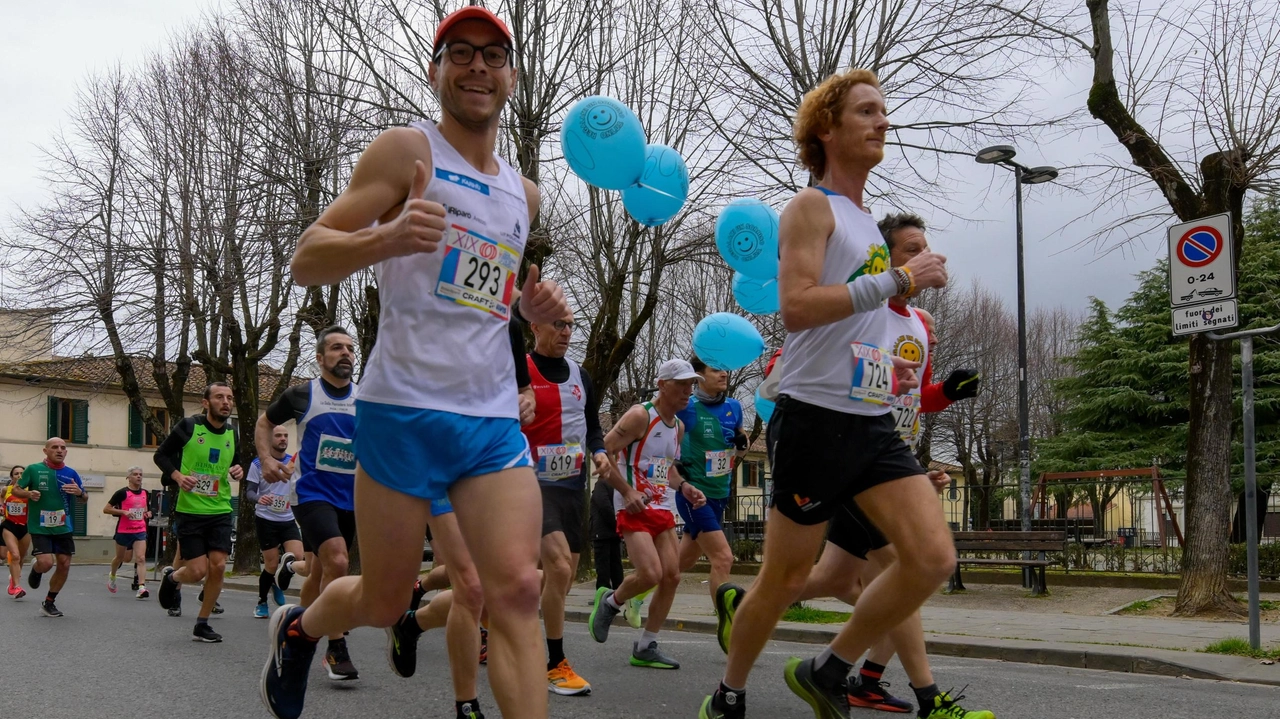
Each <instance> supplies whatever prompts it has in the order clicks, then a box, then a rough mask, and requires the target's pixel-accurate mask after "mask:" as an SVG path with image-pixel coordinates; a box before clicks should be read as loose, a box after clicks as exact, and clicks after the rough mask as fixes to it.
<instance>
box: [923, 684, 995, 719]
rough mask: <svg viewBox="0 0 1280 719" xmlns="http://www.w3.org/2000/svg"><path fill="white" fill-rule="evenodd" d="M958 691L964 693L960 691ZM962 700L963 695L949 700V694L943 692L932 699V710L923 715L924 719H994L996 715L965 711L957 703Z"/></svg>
mask: <svg viewBox="0 0 1280 719" xmlns="http://www.w3.org/2000/svg"><path fill="white" fill-rule="evenodd" d="M960 691H962V692H963V691H964V690H963V689H961V690H960ZM961 699H964V694H960V695H958V696H957V697H956V698H955V699H952V698H951V694H950V693H948V692H943V693H941V694H939V695H937V696H935V697H934V698H933V708H932V709H930V710H929V713H928V714H925V715H924V719H996V715H995V714H992V713H991V712H989V711H986V710H983V711H979V712H971V711H966V710H965V708H964V707H962V706H960V704H959V703H958V702H959V701H960V700H961Z"/></svg>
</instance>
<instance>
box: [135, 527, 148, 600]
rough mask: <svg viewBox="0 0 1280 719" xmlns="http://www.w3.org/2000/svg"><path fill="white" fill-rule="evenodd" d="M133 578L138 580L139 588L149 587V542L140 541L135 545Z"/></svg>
mask: <svg viewBox="0 0 1280 719" xmlns="http://www.w3.org/2000/svg"><path fill="white" fill-rule="evenodd" d="M133 572H134V574H133V576H134V577H135V578H136V579H137V580H138V588H139V589H141V588H142V587H145V586H147V540H145V539H139V540H138V541H136V542H134V543H133Z"/></svg>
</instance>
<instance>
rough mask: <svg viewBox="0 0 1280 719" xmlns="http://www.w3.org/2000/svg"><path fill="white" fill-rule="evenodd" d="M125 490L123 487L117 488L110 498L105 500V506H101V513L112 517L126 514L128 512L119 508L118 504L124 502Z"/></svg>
mask: <svg viewBox="0 0 1280 719" xmlns="http://www.w3.org/2000/svg"><path fill="white" fill-rule="evenodd" d="M127 491H128V490H127V489H125V488H124V487H121V488H120V489H117V490H116V493H115V494H113V495H111V499H108V500H107V506H105V507H103V508H102V513H103V514H110V515H112V516H113V517H123V516H125V515H126V514H128V512H126V511H124V510H123V509H121V508H120V505H122V504H124V497H125V492H127Z"/></svg>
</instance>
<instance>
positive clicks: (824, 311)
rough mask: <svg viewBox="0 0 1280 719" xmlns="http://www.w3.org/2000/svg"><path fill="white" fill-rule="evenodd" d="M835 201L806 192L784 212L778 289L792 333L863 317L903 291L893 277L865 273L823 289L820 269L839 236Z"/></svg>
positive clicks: (798, 196)
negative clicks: (861, 314)
mask: <svg viewBox="0 0 1280 719" xmlns="http://www.w3.org/2000/svg"><path fill="white" fill-rule="evenodd" d="M835 229H836V219H835V214H834V213H832V211H831V202H830V201H829V200H828V199H827V197H826V196H825V195H823V194H822V192H821V191H820V190H817V189H814V188H808V189H805V190H801V191H800V193H799V194H798V195H796V196H795V198H794V199H793V200H791V202H790V203H789V204H788V205H787V207H786V209H785V210H783V211H782V218H781V221H780V222H779V225H778V242H779V260H778V290H779V294H780V296H781V304H782V308H781V314H782V323H783V325H784V326H785V327H786V328H787V331H788V332H800V331H802V330H807V329H812V328H814V327H820V326H822V325H829V324H831V323H833V322H839V321H840V320H842V319H845V318H846V317H849V316H850V315H853V314H855V313H859V312H871V311H873V310H877V309H880V308H881V307H882V306H884V303H885V301H886V300H888V299H889V298H890V297H892V296H894V295H896V294H898V293H899V291H900V290H901V288H900V287H899V286H898V281H897V279H896V278H895V275H894V274H893V273H891V272H881V273H879V274H874V275H870V274H866V275H861V276H859V277H856V278H854V280H853V281H852V282H849V283H847V284H838V285H823V284H821V281H822V264H823V261H824V259H825V258H826V254H827V243H828V241H829V240H830V238H831V234H832V233H833V232H835Z"/></svg>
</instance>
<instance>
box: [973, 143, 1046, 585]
mask: <svg viewBox="0 0 1280 719" xmlns="http://www.w3.org/2000/svg"><path fill="white" fill-rule="evenodd" d="M1017 154H1018V153H1017V150H1015V149H1013V146H1012V145H994V146H992V147H987V148H984V149H982V150H980V151H978V153H977V154H975V155H974V160H976V161H977V162H978V163H980V164H983V165H1000V166H1002V167H1005V168H1006V169H1009V170H1012V171H1013V177H1014V182H1013V185H1014V205H1015V207H1016V213H1017V223H1016V227H1017V248H1018V249H1017V255H1018V471H1019V476H1018V488H1019V494H1020V495H1021V496H1022V531H1024V532H1029V531H1031V419H1030V414H1031V399H1030V391H1029V387H1028V378H1027V302H1026V295H1027V289H1026V287H1027V286H1026V273H1025V269H1024V267H1023V259H1022V186H1023V185H1038V184H1040V183H1042V182H1050V181H1052V180H1054V179H1056V178H1057V177H1058V170H1057V168H1055V167H1050V166H1047V165H1042V166H1040V167H1026V166H1025V165H1023V164H1021V163H1018V162H1014V161H1013V158H1014V156H1015V155H1017ZM1030 581H1031V570H1030V568H1028V567H1024V568H1023V570H1022V584H1023V586H1029V583H1030Z"/></svg>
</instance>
